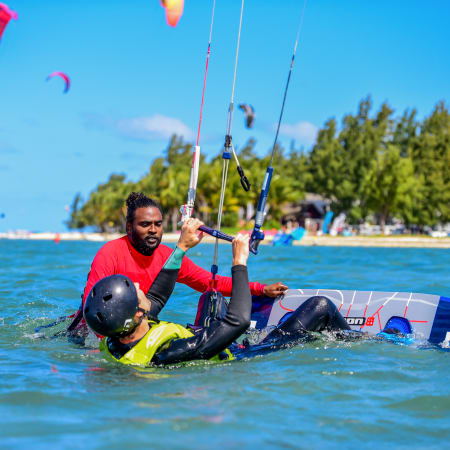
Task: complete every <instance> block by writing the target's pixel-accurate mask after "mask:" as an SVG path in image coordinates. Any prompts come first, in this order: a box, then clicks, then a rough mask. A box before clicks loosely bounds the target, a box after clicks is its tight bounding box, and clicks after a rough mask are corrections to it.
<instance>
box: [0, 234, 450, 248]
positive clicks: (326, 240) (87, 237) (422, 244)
mask: <svg viewBox="0 0 450 450" xmlns="http://www.w3.org/2000/svg"><path fill="white" fill-rule="evenodd" d="M121 236H123V235H122V234H116V233H81V232H63V233H52V232H43V233H31V232H26V231H15V232H13V231H10V232H7V233H0V239H25V240H54V241H97V242H106V241H110V240H112V239H117V238H119V237H121ZM178 236H179V235H178V233H165V234H164V236H163V242H168V243H171V242H176V241H177V240H178ZM271 241H272V236H267V237H266V240H264V241H263V242H262V243H261V245H268V244H270V243H271ZM203 242H205V243H213V242H214V238H212V237H210V236H205V237H204V239H203ZM221 242H223V241H221ZM294 245H299V246H315V245H317V246H330V247H404V248H408V247H414V248H450V238H449V237H444V238H433V237H429V236H417V237H416V236H401V235H400V236H399V235H396V236H381V235H380V236H349V237H344V236H305V237H304V238H303V239H302V240H300V241H294Z"/></svg>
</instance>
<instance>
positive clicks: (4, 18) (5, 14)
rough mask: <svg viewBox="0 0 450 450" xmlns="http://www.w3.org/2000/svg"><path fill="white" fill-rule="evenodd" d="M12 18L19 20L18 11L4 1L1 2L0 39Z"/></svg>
mask: <svg viewBox="0 0 450 450" xmlns="http://www.w3.org/2000/svg"><path fill="white" fill-rule="evenodd" d="M11 19H14V20H17V13H16V12H14V11H12V10H11V9H9V8H8V7H7V6H6V5H5V4H4V3H0V39H1V38H2V34H3V32H4V31H5V28H6V25H8V22H9V21H10V20H11Z"/></svg>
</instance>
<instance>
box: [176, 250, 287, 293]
mask: <svg viewBox="0 0 450 450" xmlns="http://www.w3.org/2000/svg"><path fill="white" fill-rule="evenodd" d="M211 279H212V274H211V272H208V271H207V270H205V269H203V268H201V267H200V266H197V264H195V263H194V262H193V261H192V260H190V259H189V258H188V257H187V256H185V257H184V258H183V262H182V264H181V269H180V272H179V274H178V279H177V281H178V282H179V283H183V284H186V285H187V286H189V287H191V288H192V289H195V290H196V291H198V292H205V291H206V290H207V289H208V288H209V283H210V280H211ZM216 280H217V290H218V291H219V292H221V293H222V294H223V295H224V296H225V297H229V296H230V295H231V290H232V280H231V277H225V276H222V275H216ZM249 287H250V292H251V295H256V296H268V297H277V296H278V295H281V294H282V293H284V292H285V291H287V289H288V287H287V286H286V285H285V284H283V283H281V282H278V283H274V284H262V283H259V282H258V281H250V282H249Z"/></svg>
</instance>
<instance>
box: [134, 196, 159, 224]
mask: <svg viewBox="0 0 450 450" xmlns="http://www.w3.org/2000/svg"><path fill="white" fill-rule="evenodd" d="M126 202H127V222H131V223H132V222H133V220H134V216H135V213H136V209H138V208H148V207H150V206H151V207H153V208H158V209H159V211H160V213H161V214H162V211H161V207H160V206H159V204H158V203H157V202H155V200H153V199H151V198H150V197H147V196H146V195H145V194H144V193H142V192H132V193H131V194H130V195H129V196H128V198H127V200H126Z"/></svg>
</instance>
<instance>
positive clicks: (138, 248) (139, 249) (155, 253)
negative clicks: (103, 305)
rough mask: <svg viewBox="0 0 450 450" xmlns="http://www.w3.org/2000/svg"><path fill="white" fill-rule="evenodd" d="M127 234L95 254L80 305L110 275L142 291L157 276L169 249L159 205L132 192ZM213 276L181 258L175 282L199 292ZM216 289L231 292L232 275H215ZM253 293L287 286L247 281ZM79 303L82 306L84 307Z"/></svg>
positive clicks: (78, 322) (80, 322)
mask: <svg viewBox="0 0 450 450" xmlns="http://www.w3.org/2000/svg"><path fill="white" fill-rule="evenodd" d="M126 203H127V219H126V220H127V224H126V230H127V235H126V236H123V237H121V238H119V239H115V240H113V241H110V242H107V243H106V244H105V245H104V246H103V247H102V248H101V249H100V250H99V251H98V252H97V254H96V255H95V258H94V260H93V261H92V265H91V270H90V272H89V275H88V279H87V283H86V287H85V288H84V293H83V305H84V302H85V300H86V297H87V296H88V295H89V292H90V291H91V289H92V287H93V286H94V285H95V284H96V283H97V281H99V280H101V279H102V278H105V277H107V276H110V275H116V274H120V275H125V276H127V277H128V278H130V279H131V280H132V281H133V282H134V283H139V287H140V289H141V290H142V291H144V292H145V293H146V292H148V290H149V289H150V287H151V285H152V283H153V281H154V280H155V278H156V276H157V275H158V273H159V272H160V270H161V269H162V267H163V266H164V264H165V262H166V260H167V258H168V257H169V256H170V254H171V253H172V249H171V248H170V247H167V246H166V245H164V244H161V238H162V234H163V226H162V223H163V218H162V213H161V210H160V208H159V205H158V204H157V203H156V202H155V201H154V200H152V199H151V198H149V197H147V196H146V195H144V194H143V193H136V192H132V193H131V194H130V195H129V196H128V198H127V200H126ZM211 279H212V275H211V273H210V272H208V271H207V270H205V269H202V268H201V267H199V266H197V265H196V264H194V263H193V262H192V261H191V260H190V259H189V258H187V257H186V256H184V257H183V260H182V264H181V268H180V271H179V274H178V278H177V281H178V282H179V283H183V284H186V285H187V286H189V287H191V288H192V289H195V290H196V291H198V292H205V291H206V290H207V289H208V287H209V283H210V280H211ZM216 280H217V287H216V289H217V290H218V291H219V292H221V293H222V294H223V295H224V296H228V297H229V296H230V295H231V285H232V282H231V277H224V276H220V275H216ZM249 285H250V291H251V293H252V295H257V296H262V295H266V296H268V297H277V296H278V295H280V294H282V293H283V292H285V291H286V290H287V289H288V287H287V286H285V285H284V284H283V283H281V282H278V283H274V284H270V285H265V284H261V283H258V282H250V283H249ZM83 305H82V306H83ZM82 316H83V315H82V307H80V309H79V310H78V312H77V313H76V314H75V317H74V320H73V322H72V323H71V325H70V326H69V328H68V331H69V332H74V331H75V330H79V327H80V326H84V319H82Z"/></svg>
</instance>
